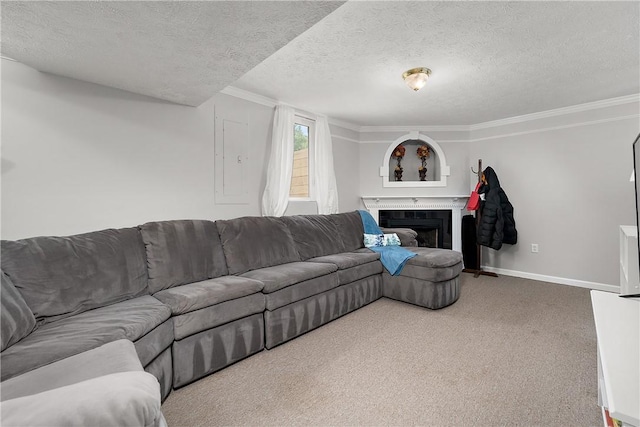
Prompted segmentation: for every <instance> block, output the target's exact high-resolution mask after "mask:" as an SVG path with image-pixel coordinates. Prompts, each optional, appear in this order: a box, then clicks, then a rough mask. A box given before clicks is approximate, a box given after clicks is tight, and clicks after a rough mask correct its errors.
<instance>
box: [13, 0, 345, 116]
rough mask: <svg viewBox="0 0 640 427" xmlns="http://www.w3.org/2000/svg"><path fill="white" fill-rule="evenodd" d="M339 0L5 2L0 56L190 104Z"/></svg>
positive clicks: (256, 61)
mask: <svg viewBox="0 0 640 427" xmlns="http://www.w3.org/2000/svg"><path fill="white" fill-rule="evenodd" d="M342 3H343V2H339V1H321V2H316V1H310V2H306V1H305V2H293V1H275V2H271V1H215V2H206V1H205V2H199V1H195V2H181V1H176V2H173V1H120V2H110V1H102V2H94V1H91V2H89V1H86V2H85V1H72V2H48V1H34V2H31V1H2V54H3V55H5V56H8V57H10V58H13V59H16V60H18V61H20V62H22V63H24V64H26V65H29V66H31V67H33V68H36V69H38V70H40V71H45V72H50V73H54V74H59V75H63V76H67V77H73V78H77V79H80V80H85V81H89V82H93V83H98V84H102V85H106V86H112V87H116V88H119V89H124V90H128V91H131V92H135V93H140V94H143V95H149V96H153V97H156V98H160V99H165V100H169V101H173V102H177V103H181V104H187V105H194V106H195V105H200V104H201V103H202V102H204V101H206V100H207V99H209V98H211V96H213V95H214V94H215V93H217V92H218V91H220V90H221V89H223V88H224V87H226V86H227V85H229V84H230V83H231V82H233V81H234V80H236V79H237V78H238V77H240V76H242V75H243V74H244V73H246V72H247V71H249V70H250V69H251V68H253V67H254V66H255V65H257V64H259V63H260V62H261V61H262V60H264V59H265V58H267V57H268V56H269V55H271V54H272V53H274V52H275V51H277V50H278V49H280V48H281V47H282V46H284V45H286V44H287V43H288V42H289V41H291V40H292V39H293V38H295V37H296V36H298V35H299V34H300V33H302V32H303V31H305V30H306V29H308V28H309V27H311V26H312V25H313V24H315V23H316V22H318V21H319V20H321V19H322V18H323V17H325V16H326V15H327V14H329V13H331V12H332V11H333V10H335V9H336V8H338V7H339V6H340V5H341V4H342Z"/></svg>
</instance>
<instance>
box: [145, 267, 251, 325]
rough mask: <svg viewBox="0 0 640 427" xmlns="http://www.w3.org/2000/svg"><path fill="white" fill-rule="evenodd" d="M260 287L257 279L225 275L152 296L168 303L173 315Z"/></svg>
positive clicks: (231, 297) (242, 294) (247, 293)
mask: <svg viewBox="0 0 640 427" xmlns="http://www.w3.org/2000/svg"><path fill="white" fill-rule="evenodd" d="M262 288H264V285H263V284H262V282H259V281H257V280H253V279H248V278H246V277H237V276H225V277H218V278H217V279H210V280H204V281H202V282H196V283H190V284H188V285H183V286H177V287H175V288H171V289H165V290H164V291H160V292H158V293H156V294H154V295H153V296H154V297H155V298H157V299H159V300H160V301H162V302H163V303H164V304H166V305H168V306H169V307H170V308H171V313H172V314H173V315H174V316H175V315H176V314H182V313H188V312H190V311H194V310H198V309H201V308H204V307H209V306H211V305H215V304H219V303H221V302H225V301H229V300H232V299H237V298H242V297H244V296H247V295H251V294H255V293H257V292H260V291H261V290H262Z"/></svg>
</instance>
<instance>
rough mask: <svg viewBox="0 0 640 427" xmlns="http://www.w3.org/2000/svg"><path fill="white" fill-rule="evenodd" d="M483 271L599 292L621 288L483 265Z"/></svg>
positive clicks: (614, 290) (616, 291)
mask: <svg viewBox="0 0 640 427" xmlns="http://www.w3.org/2000/svg"><path fill="white" fill-rule="evenodd" d="M482 269H483V270H485V271H489V272H492V273H496V274H500V275H503V276H513V277H521V278H523V279H531V280H539V281H541V282H550V283H558V284H560V285H569V286H577V287H579V288H587V289H597V290H599V291H605V292H614V293H620V286H615V285H607V284H605V283H596V282H587V281H586V280H577V279H567V278H564V277H555V276H546V275H544V274H536V273H527V272H526V271H516V270H507V269H506V268H496V267H490V266H488V265H483V266H482Z"/></svg>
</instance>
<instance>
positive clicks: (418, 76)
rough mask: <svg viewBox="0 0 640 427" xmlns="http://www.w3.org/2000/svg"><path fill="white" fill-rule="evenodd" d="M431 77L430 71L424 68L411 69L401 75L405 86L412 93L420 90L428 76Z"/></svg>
mask: <svg viewBox="0 0 640 427" xmlns="http://www.w3.org/2000/svg"><path fill="white" fill-rule="evenodd" d="M430 75H431V70H430V69H428V68H424V67H418V68H412V69H410V70H407V71H405V72H404V73H402V78H403V79H404V81H405V83H406V84H407V86H409V87H410V88H411V89H413V90H414V91H416V92H417V91H419V90H420V89H422V86H424V85H425V84H426V83H427V80H429V76H430Z"/></svg>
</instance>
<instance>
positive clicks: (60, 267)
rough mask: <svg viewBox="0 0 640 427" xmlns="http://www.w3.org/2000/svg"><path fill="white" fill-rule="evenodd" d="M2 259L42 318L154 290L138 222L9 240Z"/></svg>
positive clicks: (67, 313) (5, 241) (73, 311)
mask: <svg viewBox="0 0 640 427" xmlns="http://www.w3.org/2000/svg"><path fill="white" fill-rule="evenodd" d="M1 264H2V270H4V272H5V273H6V274H7V275H8V276H9V277H10V278H11V281H12V282H13V284H14V285H15V287H16V288H18V290H19V291H20V293H21V294H22V296H23V297H24V300H25V301H26V303H27V305H28V306H29V308H30V309H31V311H32V312H33V314H34V315H35V317H36V319H37V320H38V322H41V323H47V322H52V321H55V320H58V319H61V318H64V317H68V316H71V315H73V314H77V313H81V312H83V311H87V310H90V309H92V308H96V307H102V306H104V305H108V304H113V303H116V302H119V301H124V300H126V299H129V298H134V297H137V296H140V295H143V294H146V293H148V289H147V261H146V259H145V250H144V244H143V243H142V238H141V237H140V232H139V231H138V229H137V228H123V229H119V230H113V229H109V230H102V231H95V232H92V233H86V234H79V235H76V236H70V237H34V238H31V239H24V240H18V241H8V240H3V241H2V261H1Z"/></svg>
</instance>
